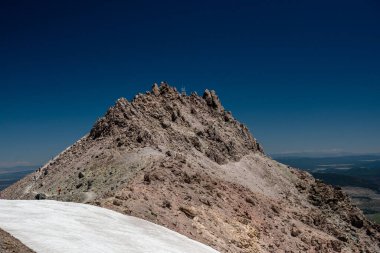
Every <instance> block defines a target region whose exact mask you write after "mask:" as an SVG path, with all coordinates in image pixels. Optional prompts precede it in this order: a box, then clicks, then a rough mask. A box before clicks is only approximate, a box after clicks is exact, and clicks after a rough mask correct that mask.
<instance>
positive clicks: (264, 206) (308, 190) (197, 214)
mask: <svg viewBox="0 0 380 253" xmlns="http://www.w3.org/2000/svg"><path fill="white" fill-rule="evenodd" d="M1 195H2V197H4V198H10V199H55V200H63V201H76V202H82V203H89V204H93V205H98V206H102V207H105V208H109V209H112V210H115V211H118V212H120V213H123V214H128V215H133V216H136V217H139V218H142V219H146V220H149V221H152V222H155V223H157V224H160V225H163V226H165V227H167V228H169V229H172V230H175V231H177V232H179V233H181V234H184V235H186V236H189V237H191V238H192V239H195V240H198V241H200V242H203V243H206V244H207V245H210V246H211V247H213V248H215V249H217V250H219V251H220V252H223V253H251V252H330V253H332V252H371V253H372V252H380V226H378V225H375V224H373V223H372V222H371V221H369V220H367V219H366V217H365V216H364V215H363V213H362V212H361V211H360V210H359V209H358V208H357V207H356V206H355V205H354V204H353V202H352V201H351V200H350V198H349V197H348V196H346V195H345V194H344V193H343V192H342V190H341V189H339V188H334V187H332V186H329V185H326V184H324V183H323V182H321V181H318V180H316V179H314V178H313V177H312V176H311V175H310V174H308V173H307V172H304V171H300V170H297V169H294V168H291V167H289V166H286V165H283V164H280V163H278V162H276V161H274V160H272V159H270V158H269V157H267V156H266V155H265V154H264V153H263V150H262V148H261V146H260V144H259V143H258V142H257V141H256V140H255V138H253V136H252V135H251V133H250V132H249V130H248V128H247V127H246V126H244V125H243V124H241V123H239V122H238V121H237V120H236V119H235V118H234V117H233V115H232V113H231V112H229V111H227V110H225V109H224V108H223V106H222V103H221V102H220V100H219V98H218V96H217V95H216V92H215V91H209V90H206V91H205V92H204V94H203V96H198V95H197V94H196V93H191V95H189V96H187V95H186V94H185V93H181V94H180V93H179V92H178V91H177V89H176V88H174V87H171V86H169V85H168V84H167V83H165V82H163V83H161V84H160V85H158V84H154V85H153V86H152V90H151V91H148V92H145V93H144V94H142V93H140V94H138V95H136V96H135V97H134V98H133V99H132V100H131V101H128V100H127V99H125V98H120V99H118V100H117V101H116V103H115V105H114V106H112V107H111V108H109V109H108V111H107V112H106V114H105V115H104V116H103V117H102V118H100V119H99V120H98V121H97V122H96V123H95V124H94V126H93V128H92V129H91V131H90V133H89V134H88V135H86V136H85V137H83V138H82V139H80V140H79V141H77V142H76V143H75V144H73V145H72V146H70V147H69V148H67V149H65V150H64V151H63V152H62V153H60V154H58V155H57V156H56V157H55V158H54V159H52V160H51V161H49V162H48V163H47V164H46V165H44V166H43V167H41V168H40V169H38V170H37V171H36V172H34V173H32V174H30V175H28V176H27V177H25V178H24V179H22V180H20V181H19V182H17V183H15V184H14V185H12V186H10V187H9V188H7V189H5V190H4V191H2V192H1Z"/></svg>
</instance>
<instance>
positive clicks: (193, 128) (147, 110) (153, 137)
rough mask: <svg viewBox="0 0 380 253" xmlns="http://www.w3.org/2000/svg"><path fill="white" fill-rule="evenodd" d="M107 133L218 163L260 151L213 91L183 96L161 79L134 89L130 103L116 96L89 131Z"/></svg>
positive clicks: (126, 141) (129, 144)
mask: <svg viewBox="0 0 380 253" xmlns="http://www.w3.org/2000/svg"><path fill="white" fill-rule="evenodd" d="M110 136H113V137H114V139H117V140H119V141H118V143H116V145H119V146H124V147H127V148H133V147H136V146H138V147H143V146H147V145H150V146H156V147H159V146H160V145H167V146H169V147H172V148H173V149H179V150H186V149H195V150H197V151H198V152H202V153H205V154H206V155H207V156H208V157H209V158H211V159H212V160H214V161H216V162H217V163H221V164H222V163H225V162H227V161H228V160H235V161H237V160H239V159H240V157H241V156H243V155H244V154H248V153H249V152H251V151H253V152H263V150H262V148H261V146H260V145H259V144H258V143H257V141H256V140H255V139H254V138H253V137H252V135H251V134H250V133H249V130H248V129H247V128H246V127H245V126H244V125H243V124H241V123H239V122H238V121H236V120H235V119H234V118H233V116H232V114H231V112H228V111H225V110H224V108H223V106H222V104H221V102H220V100H219V98H218V96H217V95H216V92H215V91H213V90H212V91H209V90H206V91H205V92H204V95H203V97H200V96H198V95H197V94H196V93H192V94H191V95H190V96H187V95H184V94H180V93H179V92H178V91H177V89H176V88H175V87H171V86H170V85H169V84H167V83H165V82H162V83H161V84H160V86H158V85H157V84H156V83H155V84H153V86H152V90H151V92H146V93H145V94H138V95H136V96H135V97H134V99H133V100H132V102H131V103H129V102H128V101H127V100H126V99H125V98H120V99H118V100H117V101H116V104H115V105H114V106H113V107H111V108H110V109H109V110H108V111H107V113H106V115H105V116H104V117H102V118H101V119H99V120H98V121H97V122H96V124H95V125H94V127H93V128H92V130H91V132H90V137H92V138H93V139H97V138H99V137H110Z"/></svg>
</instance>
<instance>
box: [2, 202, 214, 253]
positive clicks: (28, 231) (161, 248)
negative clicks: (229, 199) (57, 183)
mask: <svg viewBox="0 0 380 253" xmlns="http://www.w3.org/2000/svg"><path fill="white" fill-rule="evenodd" d="M0 227H1V228H2V229H3V230H5V231H7V232H8V233H10V234H12V235H13V236H14V237H16V238H17V239H19V240H20V241H21V242H22V243H24V244H25V245H26V246H28V247H29V248H31V249H32V250H34V251H36V252H37V253H53V252H54V253H61V252H62V253H67V252H70V253H79V252H80V253H83V252H92V253H104V252H107V253H108V252H109V253H118V252H120V253H121V252H123V253H125V252H128V253H142V252H144V253H147V252H151V253H153V252H154V253H186V252H189V253H194V252H197V253H217V252H218V251H216V250H214V249H212V248H210V247H208V246H206V245H203V244H201V243H199V242H196V241H194V240H191V239H189V238H187V237H185V236H183V235H181V234H178V233H176V232H174V231H171V230H169V229H167V228H164V227H162V226H159V225H156V224H153V223H151V222H148V221H145V220H142V219H139V218H135V217H132V216H127V215H123V214H120V213H117V212H114V211H111V210H108V209H104V208H100V207H96V206H91V205H85V204H79V203H71V202H58V201H53V200H45V201H37V200H0Z"/></svg>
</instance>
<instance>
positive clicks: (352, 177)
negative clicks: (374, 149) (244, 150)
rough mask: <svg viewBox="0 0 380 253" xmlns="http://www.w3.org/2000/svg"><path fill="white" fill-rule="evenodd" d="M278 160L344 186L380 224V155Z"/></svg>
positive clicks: (285, 158)
mask: <svg viewBox="0 0 380 253" xmlns="http://www.w3.org/2000/svg"><path fill="white" fill-rule="evenodd" d="M275 159H276V160H277V161H279V162H281V163H283V164H287V165H289V166H292V167H295V168H300V169H303V170H306V171H308V172H310V173H311V174H312V175H313V176H314V177H316V178H318V179H320V180H322V181H324V182H326V183H328V184H331V185H335V186H340V187H343V190H345V191H346V192H347V193H348V194H349V195H350V196H351V197H352V199H353V200H354V202H355V203H356V205H357V206H358V207H360V208H361V209H362V210H363V212H364V213H365V214H366V215H367V216H368V217H369V218H370V219H372V220H373V221H375V222H377V223H380V155H356V156H339V157H296V156H292V157H290V156H289V157H275Z"/></svg>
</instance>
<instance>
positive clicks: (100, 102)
mask: <svg viewBox="0 0 380 253" xmlns="http://www.w3.org/2000/svg"><path fill="white" fill-rule="evenodd" d="M161 80H166V81H168V82H169V83H170V84H171V85H174V86H177V87H179V88H180V87H182V86H185V87H186V89H187V90H188V91H192V90H195V91H197V92H198V93H202V91H203V90H204V89H206V88H209V89H215V90H216V91H217V93H218V95H219V96H220V98H221V100H222V102H223V105H224V106H225V107H226V109H228V110H231V111H232V112H233V114H234V116H235V117H236V118H238V119H239V120H240V121H242V122H244V123H246V124H247V125H248V127H249V128H250V129H251V131H252V133H253V135H254V136H255V137H256V138H257V139H258V140H259V141H260V142H261V143H262V145H263V146H264V148H265V150H266V152H269V153H281V152H292V151H297V152H299V151H325V150H327V151H328V150H342V151H347V152H380V144H379V141H380V2H379V1H378V0H362V1H350V0H346V1H331V0H330V1H303V0H302V1H301V0H300V1H295V0H294V1H290V0H288V1H286V0H281V1H274V0H273V1H270V0H266V1H265V0H261V1H220V0H219V1H207V0H202V1H137V0H136V1H95V0H92V1H80V0H77V1H67V0H65V1H43V0H41V1H17V0H11V1H1V2H0V87H1V90H0V167H4V166H10V165H17V164H41V163H43V162H45V161H46V160H48V159H49V158H51V157H52V156H54V155H55V154H57V153H58V152H60V151H61V150H63V149H64V148H65V147H67V146H69V145H70V144H72V143H73V142H74V141H76V140H77V139H78V138H80V137H81V136H83V135H85V134H86V133H87V132H88V131H89V130H90V128H91V127H92V125H93V123H94V122H95V121H96V119H97V118H98V117H100V116H102V115H103V114H104V113H105V111H106V110H107V108H108V107H109V106H111V105H113V103H114V101H115V100H116V99H117V98H119V97H122V96H123V97H126V98H127V99H131V98H132V97H133V95H134V94H135V93H137V92H144V91H146V90H149V89H150V87H151V85H152V83H153V82H160V81H161Z"/></svg>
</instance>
